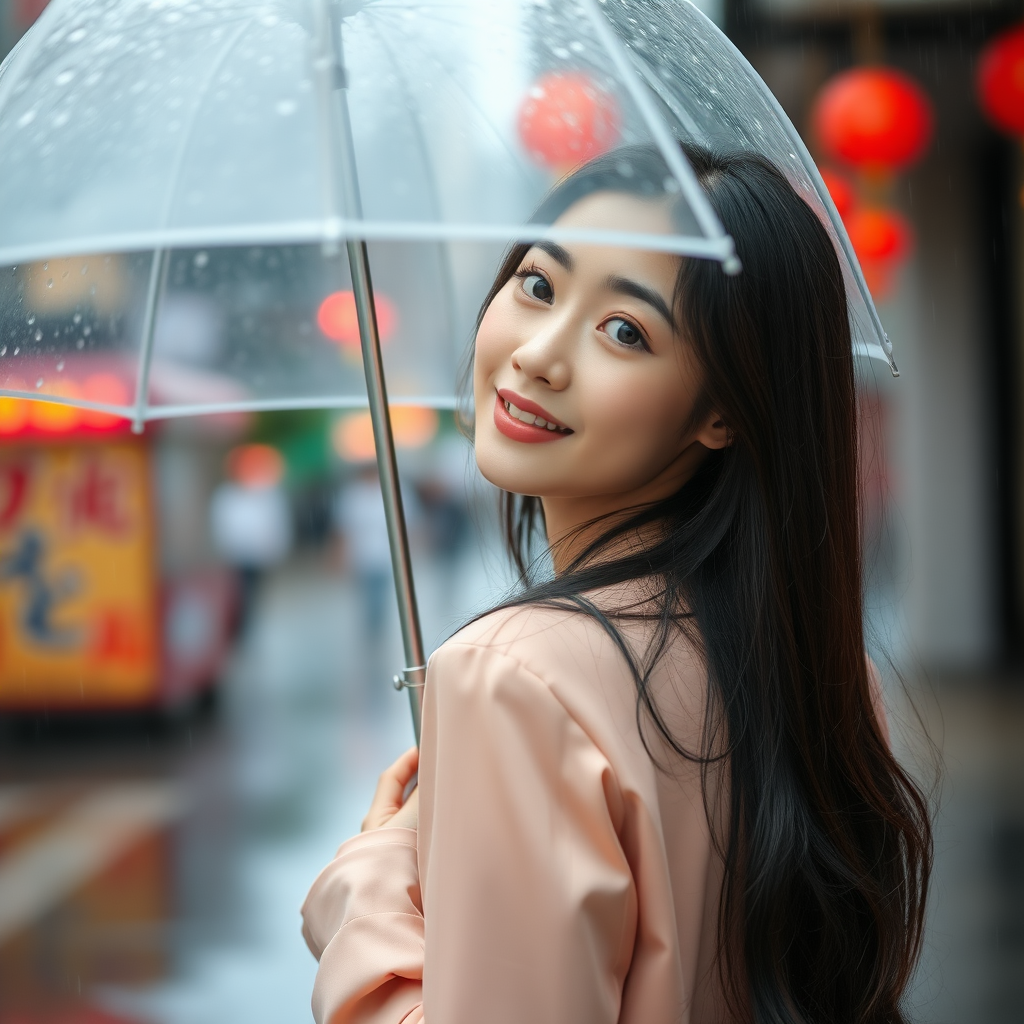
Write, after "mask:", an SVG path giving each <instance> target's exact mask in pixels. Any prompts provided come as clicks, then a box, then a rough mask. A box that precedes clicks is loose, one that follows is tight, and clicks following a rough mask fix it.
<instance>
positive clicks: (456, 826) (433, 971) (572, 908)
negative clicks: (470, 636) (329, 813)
mask: <svg viewBox="0 0 1024 1024" xmlns="http://www.w3.org/2000/svg"><path fill="white" fill-rule="evenodd" d="M419 780H420V829H419V835H418V846H419V858H418V863H419V867H420V869H421V871H422V880H423V892H422V901H421V894H420V876H419V874H417V873H416V872H415V868H416V865H417V858H416V857H415V856H414V855H413V851H412V842H411V839H410V838H407V837H409V836H410V835H412V834H411V833H409V832H408V831H407V830H404V829H397V828H396V829H387V828H385V829H379V830H377V831H375V832H371V833H364V834H363V835H361V836H357V837H355V838H354V839H352V840H349V841H348V843H346V844H344V845H343V846H342V848H341V850H340V851H339V856H338V857H337V858H336V860H335V861H334V862H332V864H331V865H329V866H328V868H327V869H326V870H325V871H324V873H323V874H321V876H320V878H318V879H317V882H316V883H315V884H314V886H313V890H312V891H311V892H310V896H309V898H308V899H307V902H306V906H305V908H304V915H305V919H306V928H305V933H306V935H307V941H308V942H309V943H310V947H311V948H312V949H313V952H314V953H318V952H319V951H320V950H322V955H321V958H320V969H319V972H318V975H317V982H316V988H315V990H314V1013H315V1016H316V1019H317V1021H318V1022H321V1024H327V1022H329V1024H341V1022H350V1021H351V1022H359V1024H367V1022H374V1024H397V1022H404V1024H413V1022H426V1024H438V1022H440V1024H480V1022H481V1021H487V1022H488V1024H506V1022H507V1024H513V1022H514V1024H523V1022H524V1021H525V1022H529V1024H614V1022H615V1021H617V1020H618V1016H619V1008H620V1003H621V996H622V989H623V984H624V981H625V976H626V973H627V971H628V969H629V964H630V961H631V958H632V951H633V944H634V939H635V933H636V927H637V911H636V907H637V900H636V889H635V886H634V881H633V876H632V873H631V871H630V869H629V865H628V863H627V860H626V857H625V854H624V852H623V848H622V845H621V844H620V841H619V831H620V829H621V825H622V820H623V817H624V802H623V797H622V795H621V793H620V792H619V790H618V787H617V783H616V780H615V778H614V775H613V772H612V770H611V766H610V764H609V762H608V760H607V759H606V758H605V757H604V756H603V755H602V753H601V752H600V750H599V749H598V748H597V746H596V745H595V744H594V743H593V742H592V741H591V739H590V738H589V737H588V736H587V734H586V733H585V732H584V730H583V729H582V728H581V727H580V726H579V725H578V724H577V723H576V721H575V720H574V719H573V718H572V717H571V716H570V715H569V714H568V713H567V712H566V710H565V708H564V707H563V705H562V704H561V703H560V702H559V701H558V700H557V699H556V697H555V696H554V695H553V693H552V691H551V689H550V688H549V687H548V685H547V684H546V683H545V682H544V681H542V680H541V679H540V678H538V677H537V676H536V675H535V674H533V673H532V672H531V671H529V670H528V669H526V668H525V667H524V666H523V665H522V664H521V663H520V662H519V661H518V660H517V659H516V658H514V657H510V656H509V655H507V654H503V653H501V652H499V651H496V650H493V649H490V648H487V647H484V646H476V645H473V644H458V643H452V642H449V643H448V644H446V645H445V646H444V647H443V648H442V649H441V650H440V651H439V652H437V654H435V656H434V658H433V659H432V660H431V666H430V671H429V672H428V684H427V691H426V696H425V703H424V713H423V741H422V747H421V759H420V775H419ZM388 833H391V835H389V834H388Z"/></svg>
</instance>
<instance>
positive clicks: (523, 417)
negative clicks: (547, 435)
mask: <svg viewBox="0 0 1024 1024" xmlns="http://www.w3.org/2000/svg"><path fill="white" fill-rule="evenodd" d="M499 397H500V396H499ZM502 402H503V403H504V406H505V412H507V413H508V414H509V416H511V417H512V418H513V419H515V420H519V422H520V423H525V424H527V426H531V427H543V428H544V429H545V430H550V431H551V433H553V434H571V433H572V431H571V430H570V429H569V428H568V427H559V426H557V425H556V424H554V423H548V421H547V420H545V419H543V418H542V417H540V416H534V415H533V413H532V412H524V411H523V410H522V409H519V408H517V407H516V406H514V405H513V404H512V403H511V402H508V401H505V400H504V399H502Z"/></svg>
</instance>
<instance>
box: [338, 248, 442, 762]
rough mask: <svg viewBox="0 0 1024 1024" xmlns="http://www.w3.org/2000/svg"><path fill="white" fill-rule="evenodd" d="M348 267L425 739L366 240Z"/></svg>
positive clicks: (422, 664) (414, 701)
mask: <svg viewBox="0 0 1024 1024" xmlns="http://www.w3.org/2000/svg"><path fill="white" fill-rule="evenodd" d="M347 248H348V260H349V266H350V267H351V271H352V292H353V295H354V297H355V303H356V314H357V316H358V318H359V342H360V345H361V346H362V350H363V369H364V371H365V373H366V393H367V397H368V398H369V402H370V420H371V422H372V423H373V443H374V445H375V447H376V452H377V471H378V473H379V474H380V490H381V496H382V497H383V499H384V516H385V518H386V520H387V524H388V542H389V544H390V545H391V568H392V570H393V571H394V574H395V594H396V596H397V597H398V619H399V622H400V623H401V625H402V645H403V647H404V649H405V669H404V670H403V671H402V674H401V677H400V678H399V677H396V682H397V683H399V685H403V686H405V688H406V689H407V690H408V693H409V705H410V708H411V710H412V725H413V731H414V732H415V734H416V742H417V744H418V743H419V741H420V705H421V702H422V695H423V683H424V682H425V680H426V673H427V667H426V657H425V656H424V653H423V635H422V632H421V630H420V616H419V609H418V607H417V604H416V590H415V587H414V585H413V578H412V560H411V558H410V556H409V536H408V533H407V532H406V528H405V513H404V511H403V509H402V490H401V486H400V484H399V482H398V464H397V462H396V460H395V440H394V435H393V434H392V431H391V415H390V413H389V411H388V396H387V389H386V387H385V384H384V364H383V362H382V360H381V352H380V334H379V333H378V330H377V310H376V307H375V306H374V302H373V287H372V284H371V281H370V262H369V260H368V259H367V254H366V243H365V242H363V241H358V240H354V239H350V240H349V241H348V243H347Z"/></svg>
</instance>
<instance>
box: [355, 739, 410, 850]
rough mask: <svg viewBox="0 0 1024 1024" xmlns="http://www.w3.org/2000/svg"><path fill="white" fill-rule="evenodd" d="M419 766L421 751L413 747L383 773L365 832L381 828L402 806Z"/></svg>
mask: <svg viewBox="0 0 1024 1024" xmlns="http://www.w3.org/2000/svg"><path fill="white" fill-rule="evenodd" d="M418 766H419V751H418V750H417V749H416V748H415V747H412V748H411V749H410V750H407V751H406V752H405V753H404V754H402V756H401V757H400V758H398V760H397V761H395V762H394V764H392V765H390V766H389V767H388V768H386V769H385V770H384V771H383V772H381V775H380V778H379V780H378V781H377V789H376V791H375V793H374V794H373V800H372V801H371V802H370V809H369V811H368V812H367V814H366V817H365V818H364V819H363V831H364V832H365V831H367V830H368V829H372V828H379V827H380V825H382V824H383V823H384V822H385V821H387V820H388V819H389V818H391V817H392V815H394V813H395V812H396V811H397V810H398V809H399V808H400V807H401V806H402V803H403V797H404V795H405V788H406V786H408V784H409V782H410V780H411V779H412V777H413V776H414V775H415V774H416V769H417V767H418Z"/></svg>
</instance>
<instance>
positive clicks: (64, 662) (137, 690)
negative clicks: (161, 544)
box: [0, 440, 160, 709]
mask: <svg viewBox="0 0 1024 1024" xmlns="http://www.w3.org/2000/svg"><path fill="white" fill-rule="evenodd" d="M154 557H155V556H154V526H153V511H152V504H151V494H150V468H149V460H148V455H147V449H146V447H145V445H143V444H141V443H138V442H134V441H131V440H120V441H110V442H102V443H99V442H97V443H91V444H90V443H86V444H78V445H70V444H52V445H49V444H39V445H33V444H10V445H5V446H4V447H2V448H0V708H8V709H11V708H87V707H114V706H116V707H120V706H131V705H139V704H145V703H147V702H152V701H153V700H154V698H155V695H156V688H157V685H158V682H159V654H160V652H159V643H158V622H159V618H158V616H159V607H158V595H157V576H156V572H157V570H156V565H155V563H154Z"/></svg>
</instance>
